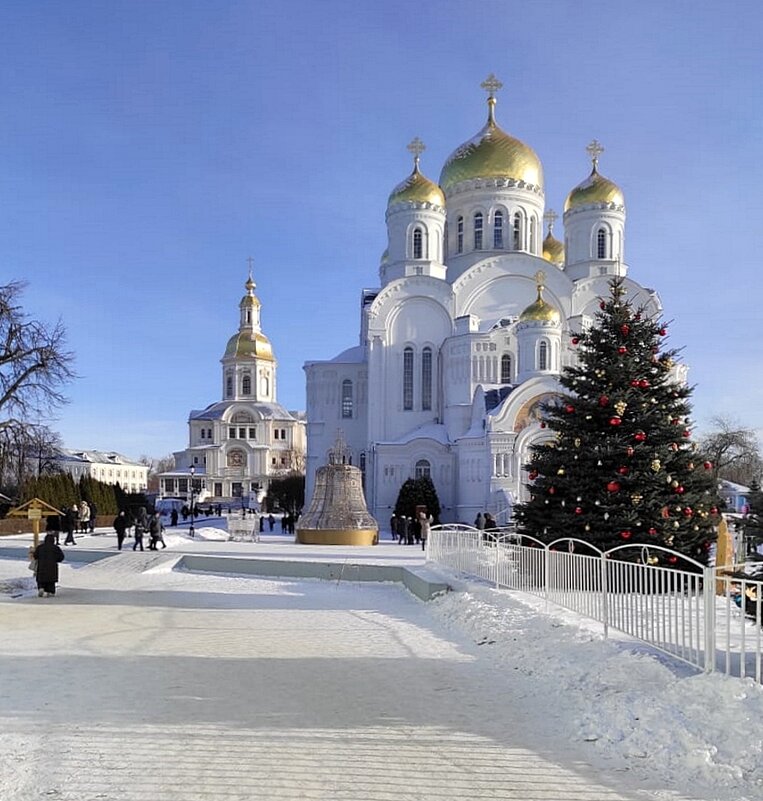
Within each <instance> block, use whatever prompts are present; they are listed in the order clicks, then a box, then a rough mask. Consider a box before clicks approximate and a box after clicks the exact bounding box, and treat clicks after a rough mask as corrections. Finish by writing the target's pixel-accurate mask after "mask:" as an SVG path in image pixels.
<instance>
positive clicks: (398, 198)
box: [387, 163, 445, 208]
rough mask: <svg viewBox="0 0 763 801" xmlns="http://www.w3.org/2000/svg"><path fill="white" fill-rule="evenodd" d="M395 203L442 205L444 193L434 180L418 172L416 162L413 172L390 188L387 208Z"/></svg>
mask: <svg viewBox="0 0 763 801" xmlns="http://www.w3.org/2000/svg"><path fill="white" fill-rule="evenodd" d="M395 203H431V204H432V205H433V206H442V207H444V206H445V195H444V194H443V193H442V189H440V187H439V186H437V184H436V183H435V182H434V181H430V180H429V178H427V177H425V176H424V175H422V174H421V173H420V172H419V165H418V163H417V164H416V165H415V166H414V168H413V172H412V173H411V174H410V175H409V176H408V177H407V178H406V179H405V180H404V181H403V182H402V183H399V184H398V185H397V186H396V187H395V188H394V189H393V190H392V193H391V194H390V196H389V200H388V201H387V208H389V207H390V206H392V205H394V204H395Z"/></svg>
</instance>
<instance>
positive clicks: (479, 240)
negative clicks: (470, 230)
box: [474, 211, 482, 250]
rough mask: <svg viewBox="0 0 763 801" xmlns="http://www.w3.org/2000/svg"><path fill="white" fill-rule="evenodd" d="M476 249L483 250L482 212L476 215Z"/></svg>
mask: <svg viewBox="0 0 763 801" xmlns="http://www.w3.org/2000/svg"><path fill="white" fill-rule="evenodd" d="M474 249H475V250H482V212H481V211H478V212H477V213H476V214H475V215H474Z"/></svg>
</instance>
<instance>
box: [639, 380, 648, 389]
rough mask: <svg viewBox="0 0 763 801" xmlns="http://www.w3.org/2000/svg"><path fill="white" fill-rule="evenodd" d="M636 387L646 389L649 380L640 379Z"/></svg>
mask: <svg viewBox="0 0 763 801" xmlns="http://www.w3.org/2000/svg"><path fill="white" fill-rule="evenodd" d="M638 385H639V387H641V389H646V388H647V387H648V386H649V380H648V379H647V378H641V379H639V382H638Z"/></svg>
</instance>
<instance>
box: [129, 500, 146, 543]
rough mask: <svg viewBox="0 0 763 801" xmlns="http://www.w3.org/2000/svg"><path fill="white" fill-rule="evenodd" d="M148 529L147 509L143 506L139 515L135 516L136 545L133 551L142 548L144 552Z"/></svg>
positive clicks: (139, 510)
mask: <svg viewBox="0 0 763 801" xmlns="http://www.w3.org/2000/svg"><path fill="white" fill-rule="evenodd" d="M147 529H148V515H147V514H146V507H145V506H141V507H140V508H139V509H138V514H137V515H135V543H134V544H133V546H132V549H133V551H134V550H136V548H138V546H140V549H141V551H142V550H143V534H144V533H145V532H146V530H147Z"/></svg>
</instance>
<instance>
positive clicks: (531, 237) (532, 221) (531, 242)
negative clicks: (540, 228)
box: [530, 217, 536, 253]
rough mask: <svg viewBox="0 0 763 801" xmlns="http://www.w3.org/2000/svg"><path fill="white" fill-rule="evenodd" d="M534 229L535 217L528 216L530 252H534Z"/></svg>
mask: <svg viewBox="0 0 763 801" xmlns="http://www.w3.org/2000/svg"><path fill="white" fill-rule="evenodd" d="M535 230H536V219H535V217H530V253H535Z"/></svg>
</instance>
